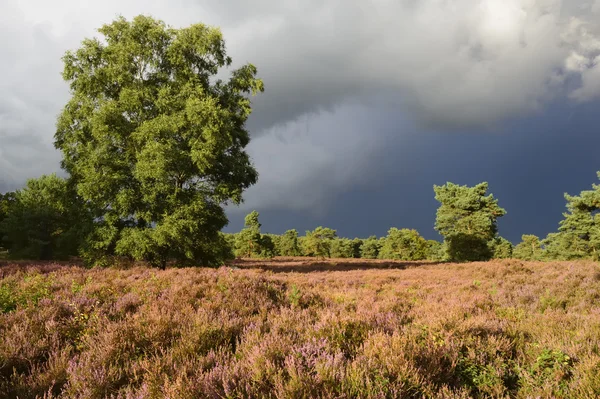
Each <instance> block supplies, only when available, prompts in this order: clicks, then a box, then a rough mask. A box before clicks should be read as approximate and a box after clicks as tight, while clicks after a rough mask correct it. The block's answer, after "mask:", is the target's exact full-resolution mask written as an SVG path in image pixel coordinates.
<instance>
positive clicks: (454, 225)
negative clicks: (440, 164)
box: [433, 183, 506, 261]
mask: <svg viewBox="0 0 600 399" xmlns="http://www.w3.org/2000/svg"><path fill="white" fill-rule="evenodd" d="M487 189H488V184H487V183H480V184H478V185H476V186H475V187H467V186H459V185H457V184H453V183H446V184H445V185H443V186H433V190H434V191H435V199H436V200H438V201H439V202H440V207H439V208H438V210H437V215H436V222H435V228H436V230H437V231H439V232H440V234H441V235H442V236H443V237H444V241H445V243H446V248H447V252H448V257H449V259H450V260H453V261H475V260H488V259H490V258H492V256H493V255H494V254H493V252H492V250H491V248H490V241H492V240H494V239H495V238H496V235H497V232H498V228H497V224H496V223H497V219H498V218H499V217H501V216H504V215H505V214H506V211H505V210H504V209H502V208H500V206H498V200H496V199H495V198H494V196H493V195H492V194H490V195H486V193H487Z"/></svg>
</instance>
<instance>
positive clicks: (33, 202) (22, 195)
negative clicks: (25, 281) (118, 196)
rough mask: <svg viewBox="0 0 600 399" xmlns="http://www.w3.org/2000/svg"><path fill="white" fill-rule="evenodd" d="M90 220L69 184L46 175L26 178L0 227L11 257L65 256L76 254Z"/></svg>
mask: <svg viewBox="0 0 600 399" xmlns="http://www.w3.org/2000/svg"><path fill="white" fill-rule="evenodd" d="M91 223H92V217H91V214H90V213H89V212H88V211H87V210H86V208H85V207H84V206H83V202H82V201H81V200H80V199H79V198H78V197H77V195H76V194H75V191H74V189H73V187H72V186H71V185H69V183H68V182H67V181H66V180H65V179H63V178H60V177H58V176H56V175H47V176H42V177H40V178H38V179H30V180H28V181H27V184H26V185H25V187H24V188H22V189H21V190H18V191H17V192H16V193H15V195H14V200H13V201H12V204H11V206H10V207H9V208H8V211H7V214H6V217H5V218H4V220H3V221H2V223H1V227H0V230H2V231H3V232H4V236H5V239H6V242H8V244H9V250H10V252H9V254H10V256H11V257H12V258H19V259H23V258H26V259H66V258H68V257H69V256H74V255H77V253H78V249H79V247H80V245H81V243H82V240H83V239H84V238H85V237H86V235H87V234H88V232H89V229H90V227H91Z"/></svg>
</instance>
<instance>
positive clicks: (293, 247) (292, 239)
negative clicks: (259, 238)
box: [276, 229, 301, 256]
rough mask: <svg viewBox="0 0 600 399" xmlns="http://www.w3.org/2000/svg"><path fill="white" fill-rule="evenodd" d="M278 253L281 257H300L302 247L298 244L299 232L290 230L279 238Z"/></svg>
mask: <svg viewBox="0 0 600 399" xmlns="http://www.w3.org/2000/svg"><path fill="white" fill-rule="evenodd" d="M276 247H277V252H278V254H279V255H280V256H300V255H301V252H300V245H299V244H298V231H296V230H295V229H292V230H288V231H286V232H285V233H283V235H281V236H280V237H279V242H278V244H277V246H276Z"/></svg>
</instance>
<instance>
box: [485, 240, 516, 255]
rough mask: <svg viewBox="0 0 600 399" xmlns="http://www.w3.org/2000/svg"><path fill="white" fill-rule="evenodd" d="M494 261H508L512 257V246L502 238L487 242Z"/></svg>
mask: <svg viewBox="0 0 600 399" xmlns="http://www.w3.org/2000/svg"><path fill="white" fill-rule="evenodd" d="M489 244H490V250H491V251H492V253H493V255H492V256H493V258H494V259H510V258H512V256H513V245H512V243H511V242H510V241H508V240H507V239H506V238H504V237H496V238H495V239H493V240H492V241H490V242H489Z"/></svg>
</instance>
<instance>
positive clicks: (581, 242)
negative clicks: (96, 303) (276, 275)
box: [0, 173, 600, 266]
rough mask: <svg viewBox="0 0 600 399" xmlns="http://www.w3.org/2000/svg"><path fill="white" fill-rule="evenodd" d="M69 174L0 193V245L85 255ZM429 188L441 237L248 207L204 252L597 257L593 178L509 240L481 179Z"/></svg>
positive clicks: (83, 222) (599, 193)
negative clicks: (275, 217) (291, 222)
mask: <svg viewBox="0 0 600 399" xmlns="http://www.w3.org/2000/svg"><path fill="white" fill-rule="evenodd" d="M599 177H600V173H599ZM69 181H70V180H69V179H64V178H60V177H57V176H56V175H49V176H42V177H41V178H38V179H30V180H29V181H28V182H27V185H26V186H25V187H24V188H23V189H21V190H18V191H16V192H11V193H6V194H3V195H1V194H0V237H1V241H0V247H3V248H4V249H5V250H7V251H8V254H9V256H10V257H13V258H28V259H67V258H69V257H72V256H83V257H84V259H85V257H86V251H89V249H88V247H87V245H89V235H90V234H92V232H93V225H94V223H95V222H94V220H93V217H92V214H91V213H90V212H89V211H88V210H87V208H86V207H84V206H82V203H81V202H80V201H77V200H76V198H77V196H76V194H75V192H74V189H73V187H72V186H71V185H70V184H69ZM434 192H435V198H436V200H437V201H438V202H439V207H438V210H437V214H436V222H435V229H436V230H437V231H438V232H439V233H440V235H441V236H442V237H443V241H436V240H426V239H425V238H424V237H422V236H421V235H420V234H419V232H418V231H416V230H414V229H408V228H401V229H399V228H396V227H392V228H390V229H389V231H388V233H387V235H386V236H384V237H376V236H374V235H373V236H370V237H367V238H345V237H339V236H338V235H337V231H336V230H334V229H332V228H328V227H322V226H319V227H317V228H315V229H314V230H312V231H306V233H305V234H304V235H300V234H299V233H298V231H297V230H295V229H291V230H288V231H286V232H285V233H283V234H280V235H278V234H269V233H263V232H262V225H261V223H260V221H259V216H260V215H259V213H258V212H257V211H252V212H251V213H249V214H248V215H247V216H246V217H245V224H244V228H243V229H242V230H241V231H239V232H237V233H223V232H219V231H217V232H216V234H217V237H218V239H217V240H215V241H213V243H212V253H213V254H214V258H215V259H218V262H224V261H227V260H231V259H233V258H234V257H243V258H272V257H274V256H287V257H291V256H310V257H319V258H363V259H388V260H404V261H417V260H430V261H436V262H441V261H456V262H464V261H485V260H490V259H504V258H516V259H523V260H572V259H593V260H598V251H599V250H600V219H599V216H598V214H599V213H598V209H599V207H600V185H593V189H592V190H587V191H583V192H582V193H581V194H580V195H578V196H571V195H565V198H566V200H567V206H566V208H567V211H566V212H565V213H564V219H563V220H562V221H561V222H560V224H559V229H558V232H554V233H550V234H548V236H547V237H546V238H545V239H540V238H538V237H537V236H535V235H528V234H525V235H523V236H522V241H521V242H520V243H519V244H517V245H516V246H513V245H512V243H511V242H509V241H508V240H506V239H504V238H503V237H501V236H500V235H499V234H498V228H497V220H498V218H499V217H502V216H504V215H505V214H506V211H505V210H504V209H503V208H501V207H500V206H499V205H498V200H497V199H496V198H494V196H493V195H492V194H488V184H487V183H485V182H484V183H481V184H478V185H476V186H473V187H468V186H461V185H457V184H454V183H450V182H449V183H446V184H445V185H442V186H434ZM121 257H125V258H129V259H133V260H134V259H137V258H135V257H133V256H123V255H121ZM115 259H118V256H117V255H115V258H113V260H115ZM171 259H173V260H178V261H182V260H185V258H177V257H173V258H171ZM142 260H144V259H143V258H142ZM145 260H147V261H149V262H152V260H151V259H145ZM159 266H160V265H159Z"/></svg>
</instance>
